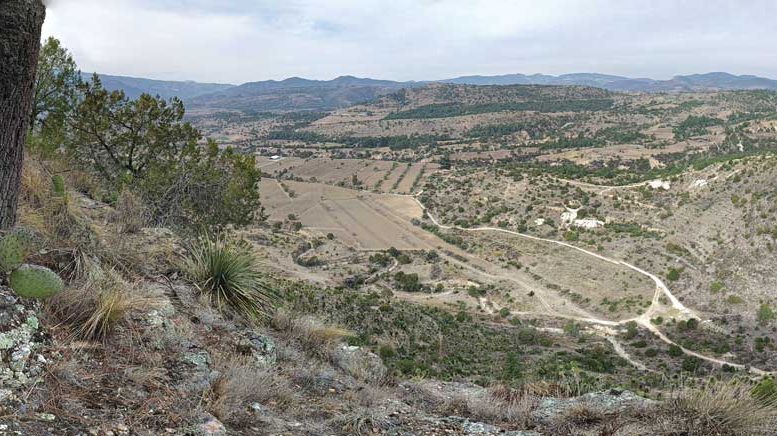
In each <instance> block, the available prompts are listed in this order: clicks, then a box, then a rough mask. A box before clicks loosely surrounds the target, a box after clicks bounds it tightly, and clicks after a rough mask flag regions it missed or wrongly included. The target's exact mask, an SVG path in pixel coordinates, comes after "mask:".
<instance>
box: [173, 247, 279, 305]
mask: <svg viewBox="0 0 777 436" xmlns="http://www.w3.org/2000/svg"><path fill="white" fill-rule="evenodd" d="M183 270H184V273H185V274H186V276H187V277H188V279H189V280H190V281H191V282H192V283H193V284H194V285H195V286H196V287H197V289H199V291H200V292H201V293H203V294H207V296H208V297H209V298H210V300H211V301H212V302H213V303H214V304H215V305H216V307H218V308H219V309H222V310H223V309H224V308H227V307H229V308H232V309H234V310H236V311H237V312H239V313H241V314H243V315H246V316H248V317H249V318H253V319H255V318H265V319H266V318H267V317H269V315H270V314H271V312H272V310H273V307H274V303H275V300H276V297H277V293H276V292H275V290H273V289H272V288H271V287H270V286H268V285H267V284H266V282H265V274H264V273H262V272H261V271H260V270H259V269H258V268H257V262H256V255H255V254H254V252H253V250H252V248H251V247H250V246H249V245H248V244H247V243H246V242H245V241H242V240H237V239H234V238H232V237H230V236H227V235H225V234H215V235H205V236H202V237H200V238H199V239H198V240H197V241H195V242H194V243H193V244H191V246H190V247H189V254H188V256H187V257H186V258H185V259H184V262H183Z"/></svg>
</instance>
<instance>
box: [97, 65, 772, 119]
mask: <svg viewBox="0 0 777 436" xmlns="http://www.w3.org/2000/svg"><path fill="white" fill-rule="evenodd" d="M100 77H101V79H102V81H103V85H104V86H105V87H106V88H107V89H123V90H124V91H125V93H127V95H128V96H129V97H133V98H134V97H137V96H138V95H140V94H141V93H144V92H146V93H149V94H153V95H159V96H161V97H164V98H170V97H172V96H177V97H180V98H181V99H183V100H186V103H187V106H188V107H190V108H193V109H205V110H208V109H210V110H254V111H278V110H280V111H282V110H328V109H335V108H339V107H346V106H351V105H353V104H356V103H360V102H364V101H368V100H372V99H374V98H376V97H379V96H381V95H385V94H388V93H391V92H394V91H396V90H398V89H402V88H415V87H419V86H424V85H427V84H429V83H450V84H462V85H580V86H592V87H597V88H604V89H607V90H610V91H618V92H650V93H654V92H691V91H727V90H745V89H767V90H775V91H777V80H772V79H767V78H764V77H757V76H751V75H742V76H736V75H733V74H729V73H721V72H716V73H706V74H692V75H687V76H675V77H673V78H671V79H669V80H655V79H649V78H630V77H624V76H613V75H607V74H596V73H575V74H562V75H560V76H550V75H545V74H532V75H525V74H507V75H501V76H463V77H457V78H453V79H445V80H436V81H419V82H415V81H411V82H396V81H391V80H376V79H368V78H358V77H353V76H341V77H338V78H336V79H333V80H309V79H302V78H299V77H292V78H289V79H285V80H280V81H276V80H267V81H261V82H249V83H244V84H242V85H238V86H235V85H229V84H216V83H198V82H192V81H186V82H174V81H162V80H151V79H143V78H133V77H122V76H108V75H101V76H100Z"/></svg>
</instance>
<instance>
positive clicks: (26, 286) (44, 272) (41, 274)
mask: <svg viewBox="0 0 777 436" xmlns="http://www.w3.org/2000/svg"><path fill="white" fill-rule="evenodd" d="M8 284H9V285H10V286H11V289H13V290H14V292H16V294H18V295H19V296H21V297H26V298H48V297H51V296H53V295H55V294H57V293H59V292H60V291H61V290H62V289H63V288H64V287H65V284H64V283H63V282H62V279H61V278H59V276H58V275H57V273H55V272H54V271H52V270H50V269H48V268H45V267H42V266H37V265H22V266H21V267H19V268H18V269H16V270H14V271H13V272H12V273H11V274H10V276H9V277H8Z"/></svg>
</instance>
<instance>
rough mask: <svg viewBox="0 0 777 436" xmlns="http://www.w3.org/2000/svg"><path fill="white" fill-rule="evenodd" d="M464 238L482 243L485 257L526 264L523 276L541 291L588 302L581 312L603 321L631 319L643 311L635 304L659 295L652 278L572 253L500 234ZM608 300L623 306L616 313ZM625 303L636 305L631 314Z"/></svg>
mask: <svg viewBox="0 0 777 436" xmlns="http://www.w3.org/2000/svg"><path fill="white" fill-rule="evenodd" d="M466 237H467V238H474V240H477V241H478V243H479V245H480V246H481V247H482V248H481V250H485V252H484V253H483V254H482V256H486V257H489V256H493V257H494V258H500V257H503V258H507V259H510V260H514V261H517V262H519V263H521V264H523V265H524V266H525V267H526V268H528V271H527V270H526V269H522V270H521V272H522V273H523V274H524V275H526V276H532V275H534V274H536V275H537V276H539V277H541V280H539V281H536V283H537V286H540V287H543V288H546V289H549V292H555V293H556V294H558V295H565V298H569V299H573V298H576V297H572V293H575V294H578V295H580V296H581V298H588V299H590V301H589V302H588V303H587V304H584V305H583V307H584V308H585V310H587V311H588V312H591V313H593V314H596V315H597V316H600V317H602V318H607V319H613V320H619V319H629V318H633V317H635V316H637V315H638V314H639V313H642V312H643V311H644V307H642V306H640V305H639V304H637V302H639V303H650V301H651V300H652V298H653V295H654V293H655V284H654V283H653V281H652V280H650V279H649V278H648V277H646V276H644V275H642V274H639V273H638V272H636V271H634V270H632V269H630V268H628V267H625V266H623V265H618V264H614V263H611V262H607V261H605V260H601V259H597V258H595V257H593V256H590V255H586V254H584V253H580V252H578V251H576V250H573V249H570V248H568V247H563V246H559V245H554V244H551V243H548V242H543V241H535V240H531V239H526V238H522V237H520V236H516V235H510V234H505V233H496V232H477V233H469V234H466ZM494 260H495V259H494ZM567 293H569V294H568V296H567ZM605 298H606V299H607V300H609V301H620V303H619V304H618V306H617V309H616V310H610V308H609V306H608V305H602V304H601V303H602V300H603V299H605ZM626 299H630V300H633V303H632V304H631V305H630V306H631V307H630V308H627V306H628V304H626Z"/></svg>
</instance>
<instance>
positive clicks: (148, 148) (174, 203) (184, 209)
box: [68, 75, 262, 226]
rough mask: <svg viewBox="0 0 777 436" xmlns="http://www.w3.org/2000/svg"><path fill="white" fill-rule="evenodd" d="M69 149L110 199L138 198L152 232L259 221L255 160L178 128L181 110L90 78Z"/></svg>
mask: <svg viewBox="0 0 777 436" xmlns="http://www.w3.org/2000/svg"><path fill="white" fill-rule="evenodd" d="M80 91H81V96H80V97H79V98H80V99H81V102H80V103H79V105H78V106H77V108H76V110H75V111H74V113H73V116H72V117H71V118H72V121H71V122H70V123H69V128H70V130H71V132H70V136H72V137H71V138H69V140H68V149H69V151H70V153H71V154H72V156H73V157H75V158H76V161H77V162H79V163H81V164H82V165H83V166H85V167H87V168H91V169H92V170H94V171H95V172H97V173H99V174H100V176H101V177H102V179H103V180H104V181H105V182H106V185H107V186H108V187H109V188H110V189H113V190H115V191H119V190H121V189H123V188H124V187H130V188H131V189H133V190H136V191H137V192H138V193H139V194H140V195H141V197H142V198H143V200H144V202H145V203H146V204H147V205H148V206H149V208H150V214H151V218H152V220H153V221H154V222H155V223H157V224H181V225H186V226H201V225H202V226H220V225H225V224H234V225H245V224H249V223H250V222H252V221H253V220H255V219H257V218H259V219H261V218H262V213H261V206H260V203H259V191H258V184H259V181H260V179H261V172H260V171H259V170H258V169H257V168H256V162H255V159H254V157H253V156H252V155H247V154H246V155H244V154H240V153H238V152H236V151H235V150H233V149H223V150H222V149H221V148H219V146H218V144H216V143H215V142H214V141H212V140H209V141H208V143H207V144H206V145H204V146H203V145H201V144H200V143H199V140H200V139H201V137H202V135H201V134H200V132H199V131H198V130H197V129H195V128H194V127H192V126H191V125H190V124H189V123H185V122H183V116H184V106H183V103H182V102H181V100H179V99H177V98H174V99H172V100H170V101H166V100H164V99H162V98H160V97H152V96H150V95H148V94H143V95H141V96H140V97H139V98H138V99H137V100H130V99H128V98H127V97H126V96H125V95H124V93H123V92H121V91H113V92H110V91H107V90H105V89H104V88H103V87H102V84H101V83H100V79H99V77H97V75H95V76H94V77H93V79H92V80H91V81H89V82H86V83H83V84H81V85H80Z"/></svg>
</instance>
